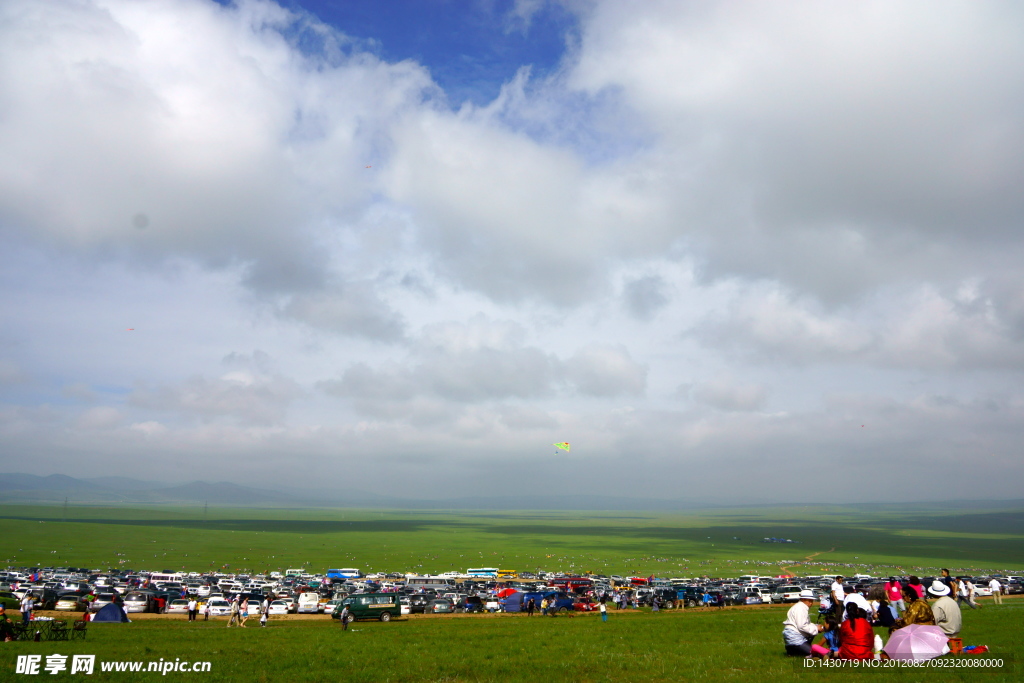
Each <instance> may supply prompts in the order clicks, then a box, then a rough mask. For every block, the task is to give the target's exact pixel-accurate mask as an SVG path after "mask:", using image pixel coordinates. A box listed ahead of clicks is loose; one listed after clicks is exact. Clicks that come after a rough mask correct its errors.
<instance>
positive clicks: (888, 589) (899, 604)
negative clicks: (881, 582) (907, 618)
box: [885, 576, 907, 617]
mask: <svg viewBox="0 0 1024 683" xmlns="http://www.w3.org/2000/svg"><path fill="white" fill-rule="evenodd" d="M885 594H886V597H888V598H889V604H890V605H892V607H893V609H895V610H896V616H897V617H899V616H900V615H901V614H903V613H904V612H905V611H906V610H907V605H906V603H905V602H903V586H902V585H901V584H900V582H899V580H897V579H896V577H895V576H890V577H889V580H888V581H886V582H885Z"/></svg>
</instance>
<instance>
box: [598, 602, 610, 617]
mask: <svg viewBox="0 0 1024 683" xmlns="http://www.w3.org/2000/svg"><path fill="white" fill-rule="evenodd" d="M598 609H599V610H601V621H608V608H607V607H606V606H605V604H604V601H601V606H600V607H598Z"/></svg>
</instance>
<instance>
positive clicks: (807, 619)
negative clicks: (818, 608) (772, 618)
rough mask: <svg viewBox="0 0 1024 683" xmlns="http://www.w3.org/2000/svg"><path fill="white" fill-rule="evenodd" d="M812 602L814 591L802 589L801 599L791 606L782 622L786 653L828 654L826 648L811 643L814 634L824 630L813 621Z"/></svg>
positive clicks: (790, 654)
mask: <svg viewBox="0 0 1024 683" xmlns="http://www.w3.org/2000/svg"><path fill="white" fill-rule="evenodd" d="M812 604H814V592H813V591H810V590H802V591H800V599H799V600H797V602H796V604H794V605H793V606H792V607H790V608H789V612H787V613H786V620H785V621H784V622H782V640H783V642H784V643H785V644H786V654H787V655H789V656H790V657H813V656H818V657H824V656H826V655H828V650H827V649H826V648H824V647H822V646H821V645H812V644H811V641H812V640H814V636H816V635H818V633H819V632H820V631H821V630H822V627H821V626H819V625H818V624H814V623H811V614H810V609H811V605H812Z"/></svg>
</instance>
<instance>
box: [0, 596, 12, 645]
mask: <svg viewBox="0 0 1024 683" xmlns="http://www.w3.org/2000/svg"><path fill="white" fill-rule="evenodd" d="M0 640H3V642H5V643H8V642H10V641H12V640H14V624H13V623H11V618H10V617H9V616H7V608H6V607H4V605H3V603H0Z"/></svg>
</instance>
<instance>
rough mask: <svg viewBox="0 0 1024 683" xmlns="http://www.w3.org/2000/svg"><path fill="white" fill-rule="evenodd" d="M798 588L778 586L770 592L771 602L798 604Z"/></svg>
mask: <svg viewBox="0 0 1024 683" xmlns="http://www.w3.org/2000/svg"><path fill="white" fill-rule="evenodd" d="M801 590H802V589H801V588H800V586H794V585H785V586H779V587H778V588H776V589H775V590H774V591H773V592H772V602H800V591H801Z"/></svg>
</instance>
